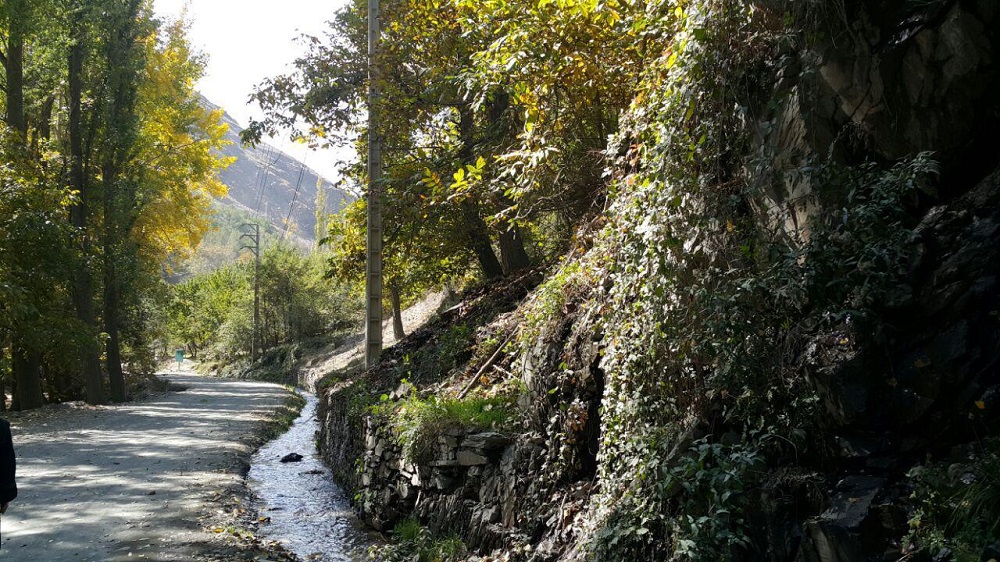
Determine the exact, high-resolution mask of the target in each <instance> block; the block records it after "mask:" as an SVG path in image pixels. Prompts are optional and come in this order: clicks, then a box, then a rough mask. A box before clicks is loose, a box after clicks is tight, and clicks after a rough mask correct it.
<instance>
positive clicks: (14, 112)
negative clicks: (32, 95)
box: [4, 0, 28, 146]
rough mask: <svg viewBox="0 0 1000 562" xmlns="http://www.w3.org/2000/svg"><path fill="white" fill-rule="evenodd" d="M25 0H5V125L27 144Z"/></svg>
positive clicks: (26, 7)
mask: <svg viewBox="0 0 1000 562" xmlns="http://www.w3.org/2000/svg"><path fill="white" fill-rule="evenodd" d="M27 9H28V6H27V2H26V1H25V0H7V7H6V12H7V49H6V50H7V53H6V57H7V60H6V64H5V65H4V67H5V68H4V70H5V71H6V89H7V108H6V109H7V125H8V126H10V128H11V129H13V130H14V131H16V132H17V133H19V134H20V135H21V142H22V143H25V146H27V144H26V143H27V138H28V120H27V118H26V117H25V114H24V32H25V28H26V23H27V22H26V21H25V18H26V17H27Z"/></svg>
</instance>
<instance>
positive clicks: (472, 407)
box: [374, 391, 513, 462]
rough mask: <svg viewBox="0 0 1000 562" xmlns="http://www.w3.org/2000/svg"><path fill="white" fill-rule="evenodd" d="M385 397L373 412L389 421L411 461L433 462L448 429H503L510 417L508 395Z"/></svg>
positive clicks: (472, 430)
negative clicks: (438, 445)
mask: <svg viewBox="0 0 1000 562" xmlns="http://www.w3.org/2000/svg"><path fill="white" fill-rule="evenodd" d="M384 398H385V399H386V400H385V401H383V402H382V403H381V404H378V405H376V406H374V413H375V415H377V416H382V417H384V418H386V419H388V420H389V423H390V426H391V427H392V429H393V431H394V433H395V435H396V437H397V439H398V441H399V444H400V446H402V448H403V457H404V458H406V459H407V460H409V461H411V462H428V461H431V460H433V458H432V456H433V453H434V451H435V450H436V446H437V438H438V437H439V436H441V435H443V434H444V433H445V432H446V431H448V430H463V431H471V432H475V431H481V430H486V429H503V428H504V427H506V426H507V424H508V423H509V422H510V421H511V420H512V418H513V412H512V411H511V399H510V397H508V396H498V397H493V398H484V397H478V396H471V397H468V398H464V399H457V398H442V397H439V396H431V397H429V398H427V399H422V398H420V397H419V396H417V394H416V392H415V391H414V392H413V393H411V394H410V395H409V396H408V397H406V398H404V399H402V400H400V401H399V402H391V401H388V397H387V396H386V397H384Z"/></svg>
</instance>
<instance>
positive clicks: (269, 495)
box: [249, 393, 371, 562]
mask: <svg viewBox="0 0 1000 562" xmlns="http://www.w3.org/2000/svg"><path fill="white" fill-rule="evenodd" d="M303 396H305V399H306V405H305V407H304V408H302V414H301V415H300V416H299V419H297V420H295V423H294V424H293V425H292V427H291V429H289V430H288V432H286V433H285V434H284V435H282V436H281V437H278V438H277V439H275V440H274V441H272V442H270V443H268V444H267V445H265V446H264V447H262V448H261V449H260V450H259V451H257V453H256V454H255V455H254V456H253V459H252V460H251V464H250V474H249V482H250V488H251V489H252V490H253V491H254V493H256V494H257V496H258V497H259V498H260V499H261V502H262V504H263V505H262V507H261V510H260V511H261V517H269V518H270V523H262V524H261V527H260V534H261V535H262V536H263V537H265V538H267V539H270V540H275V541H279V542H281V543H282V545H283V546H284V547H285V549H286V550H288V551H289V552H292V553H294V554H295V555H296V556H298V557H299V558H300V559H302V560H318V561H321V562H361V561H362V560H367V559H368V558H367V556H366V551H367V547H368V545H369V544H371V539H370V535H368V534H367V533H366V532H365V531H364V529H363V528H362V526H361V524H360V522H358V520H357V517H355V515H354V513H353V511H352V510H351V507H350V505H349V502H348V499H347V497H346V496H345V495H344V491H343V490H341V488H340V486H338V485H337V484H336V483H335V482H334V481H333V476H332V475H331V473H330V470H329V469H328V468H327V467H326V465H324V464H323V461H321V460H320V458H319V453H318V452H317V451H316V438H315V435H316V431H318V430H319V422H318V421H317V419H316V407H317V404H318V400H317V399H316V398H315V397H314V396H312V395H310V394H308V393H304V394H303ZM289 453H299V454H300V455H302V457H303V458H302V461H300V462H288V463H282V462H280V461H281V458H282V457H284V456H285V455H287V454H289Z"/></svg>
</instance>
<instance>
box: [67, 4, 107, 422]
mask: <svg viewBox="0 0 1000 562" xmlns="http://www.w3.org/2000/svg"><path fill="white" fill-rule="evenodd" d="M75 4H76V6H75V8H76V9H75V10H74V12H73V21H72V38H73V40H74V41H73V44H72V45H71V46H70V48H69V75H68V81H69V146H70V149H69V152H70V185H71V186H72V187H73V189H75V190H76V191H77V193H78V196H77V199H76V204H74V205H73V207H72V208H71V209H70V220H71V222H72V224H73V227H74V228H75V229H76V230H77V236H78V237H79V239H80V250H81V253H82V255H83V256H84V259H82V260H80V261H79V262H78V264H77V270H76V272H75V275H74V276H73V289H72V297H73V305H74V307H75V308H76V314H77V317H78V318H79V319H80V321H81V322H82V323H83V325H84V326H86V327H87V328H88V329H90V330H93V334H96V332H97V330H96V329H94V328H95V327H96V321H95V317H94V301H93V298H94V295H93V292H92V285H91V278H90V270H89V269H88V267H87V264H86V260H85V257H86V256H87V254H88V253H89V247H88V246H89V244H88V243H87V236H86V235H85V230H86V228H87V215H88V208H87V206H88V203H89V200H90V198H91V196H90V194H89V193H88V190H87V181H86V175H85V173H84V169H83V112H82V110H81V100H82V98H83V59H84V56H85V51H84V45H85V40H86V38H85V37H84V31H83V29H84V27H83V26H84V22H83V11H82V10H83V8H82V6H80V4H81V2H76V3H75ZM88 336H92V334H88ZM86 339H87V343H86V345H84V349H83V364H82V369H83V378H84V383H85V385H86V391H87V402H88V403H90V404H103V403H104V384H103V380H102V379H103V377H102V375H101V359H100V350H99V348H98V344H97V340H96V338H93V339H92V337H88V338H86Z"/></svg>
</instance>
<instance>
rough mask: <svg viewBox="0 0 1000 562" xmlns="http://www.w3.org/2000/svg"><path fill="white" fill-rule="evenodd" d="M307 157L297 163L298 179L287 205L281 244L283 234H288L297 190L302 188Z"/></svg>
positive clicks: (282, 238)
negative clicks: (290, 200)
mask: <svg viewBox="0 0 1000 562" xmlns="http://www.w3.org/2000/svg"><path fill="white" fill-rule="evenodd" d="M308 157H309V156H308V155H306V156H305V157H303V158H302V161H301V162H299V178H298V179H297V180H295V193H294V194H293V195H292V202H291V203H289V204H288V213H287V214H286V215H285V224H284V228H282V229H281V241H282V242H284V241H285V233H286V232H288V222H289V221H290V220H292V209H294V208H295V201H296V200H297V199H298V198H299V188H300V187H301V186H302V176H303V175H305V169H306V162H305V160H306V158H308Z"/></svg>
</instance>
